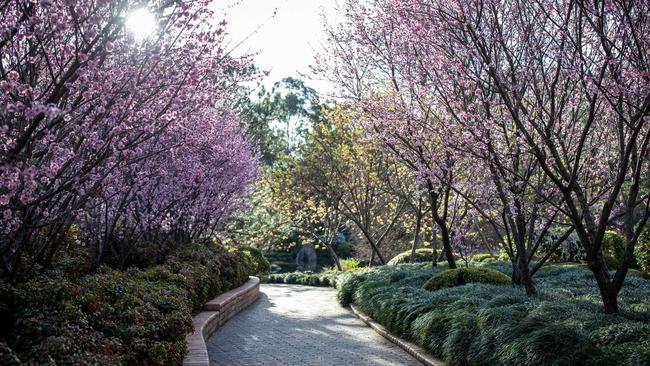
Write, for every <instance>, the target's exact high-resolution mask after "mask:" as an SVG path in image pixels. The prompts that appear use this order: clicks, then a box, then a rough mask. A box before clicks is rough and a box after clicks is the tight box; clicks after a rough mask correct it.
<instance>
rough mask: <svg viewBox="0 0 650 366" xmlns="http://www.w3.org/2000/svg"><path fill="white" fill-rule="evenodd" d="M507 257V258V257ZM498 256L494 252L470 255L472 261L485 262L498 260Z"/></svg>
mask: <svg viewBox="0 0 650 366" xmlns="http://www.w3.org/2000/svg"><path fill="white" fill-rule="evenodd" d="M506 259H507V258H506ZM496 260H497V257H496V256H495V255H494V254H492V253H479V254H474V255H473V256H471V257H469V261H470V262H475V263H483V262H486V263H487V262H493V261H496Z"/></svg>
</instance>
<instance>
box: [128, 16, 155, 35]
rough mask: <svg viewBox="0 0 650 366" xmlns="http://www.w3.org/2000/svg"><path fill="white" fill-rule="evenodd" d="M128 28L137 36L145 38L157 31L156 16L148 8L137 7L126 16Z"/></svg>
mask: <svg viewBox="0 0 650 366" xmlns="http://www.w3.org/2000/svg"><path fill="white" fill-rule="evenodd" d="M126 29H127V30H128V31H129V32H131V33H133V35H134V36H135V38H137V39H144V38H147V37H148V36H150V35H151V34H153V33H154V32H155V31H156V17H155V16H154V15H153V14H152V13H151V12H150V11H149V9H147V8H137V9H134V10H133V11H131V13H129V15H128V16H127V18H126Z"/></svg>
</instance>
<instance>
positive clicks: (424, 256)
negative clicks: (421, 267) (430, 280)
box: [388, 248, 433, 265]
mask: <svg viewBox="0 0 650 366" xmlns="http://www.w3.org/2000/svg"><path fill="white" fill-rule="evenodd" d="M410 259H411V251H410V250H407V251H406V252H402V253H400V254H398V255H396V256H394V257H393V258H392V259H391V260H390V261H388V264H392V265H394V264H405V263H409V261H410ZM432 261H433V249H428V248H420V249H416V250H415V263H430V262H432Z"/></svg>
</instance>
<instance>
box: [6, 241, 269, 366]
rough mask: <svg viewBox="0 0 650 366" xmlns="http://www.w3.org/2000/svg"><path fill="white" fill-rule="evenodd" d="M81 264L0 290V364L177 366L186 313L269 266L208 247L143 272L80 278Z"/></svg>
mask: <svg viewBox="0 0 650 366" xmlns="http://www.w3.org/2000/svg"><path fill="white" fill-rule="evenodd" d="M256 259H257V260H256ZM85 261H86V258H83V257H78V256H64V257H61V258H59V259H58V261H57V263H56V266H55V269H54V270H51V271H47V272H44V273H42V274H40V275H38V276H35V277H33V278H31V279H29V280H28V281H26V282H24V283H21V284H18V285H16V286H15V287H14V286H11V285H8V284H1V283H0V312H2V314H1V316H2V319H1V320H2V324H3V327H2V331H1V332H2V334H1V336H2V343H0V363H1V364H3V365H5V364H7V365H11V364H19V360H20V361H22V362H23V363H26V364H57V365H84V364H86V365H91V364H130V365H174V364H179V363H180V362H181V360H182V359H183V356H184V354H185V352H186V344H185V335H186V334H187V333H188V332H189V331H190V330H191V326H192V322H191V321H192V316H191V315H192V311H193V310H195V309H199V308H200V307H201V306H202V305H203V303H205V302H206V301H207V300H208V299H210V298H212V297H214V296H216V295H217V294H219V293H222V292H224V291H228V290H230V289H232V288H235V287H238V286H240V285H241V284H243V283H244V282H245V281H247V279H248V276H249V275H252V274H255V273H257V272H258V271H259V270H260V269H262V270H263V271H264V270H265V269H266V268H267V267H268V266H269V265H268V262H267V261H266V260H265V259H264V258H263V257H262V258H261V260H260V258H259V256H258V255H257V254H255V253H254V251H253V252H252V251H250V250H234V249H226V248H223V247H220V246H218V245H216V244H212V243H208V244H198V243H197V244H192V245H189V246H186V247H183V248H182V249H180V250H178V252H177V253H175V254H173V255H171V256H170V257H169V258H168V260H167V261H166V262H165V264H163V265H158V266H154V267H151V268H147V269H144V270H142V269H137V268H130V269H128V270H127V271H124V272H122V271H118V270H114V269H110V268H108V267H105V266H102V267H100V269H99V270H98V271H97V272H96V273H94V274H84V273H83V269H82V268H83V266H84V263H85ZM4 324H8V325H10V326H9V327H8V328H6V327H5V326H4Z"/></svg>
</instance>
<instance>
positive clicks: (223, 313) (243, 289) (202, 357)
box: [183, 276, 260, 366]
mask: <svg viewBox="0 0 650 366" xmlns="http://www.w3.org/2000/svg"><path fill="white" fill-rule="evenodd" d="M259 295H260V279H259V278H257V277H253V276H251V277H250V279H249V280H248V282H246V283H245V284H243V285H241V286H239V287H237V288H236V289H233V290H230V291H228V292H225V293H223V294H221V295H219V296H217V297H215V298H214V299H212V300H210V301H208V302H207V303H205V305H204V306H203V310H202V311H201V312H199V313H198V314H196V315H195V316H194V317H193V318H192V326H193V329H194V330H193V331H192V332H190V333H188V334H187V336H186V337H185V340H186V341H187V351H188V352H187V354H186V355H185V358H184V359H183V366H209V365H210V358H209V356H208V349H207V346H206V344H205V341H206V340H207V339H208V338H210V335H212V333H214V331H215V330H217V329H219V327H221V326H222V325H223V324H224V323H226V322H227V321H228V320H229V319H230V318H232V317H233V316H235V315H237V313H239V312H240V311H242V310H244V309H246V308H247V307H248V306H249V305H250V304H252V303H253V302H255V300H257V298H258V297H259Z"/></svg>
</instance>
